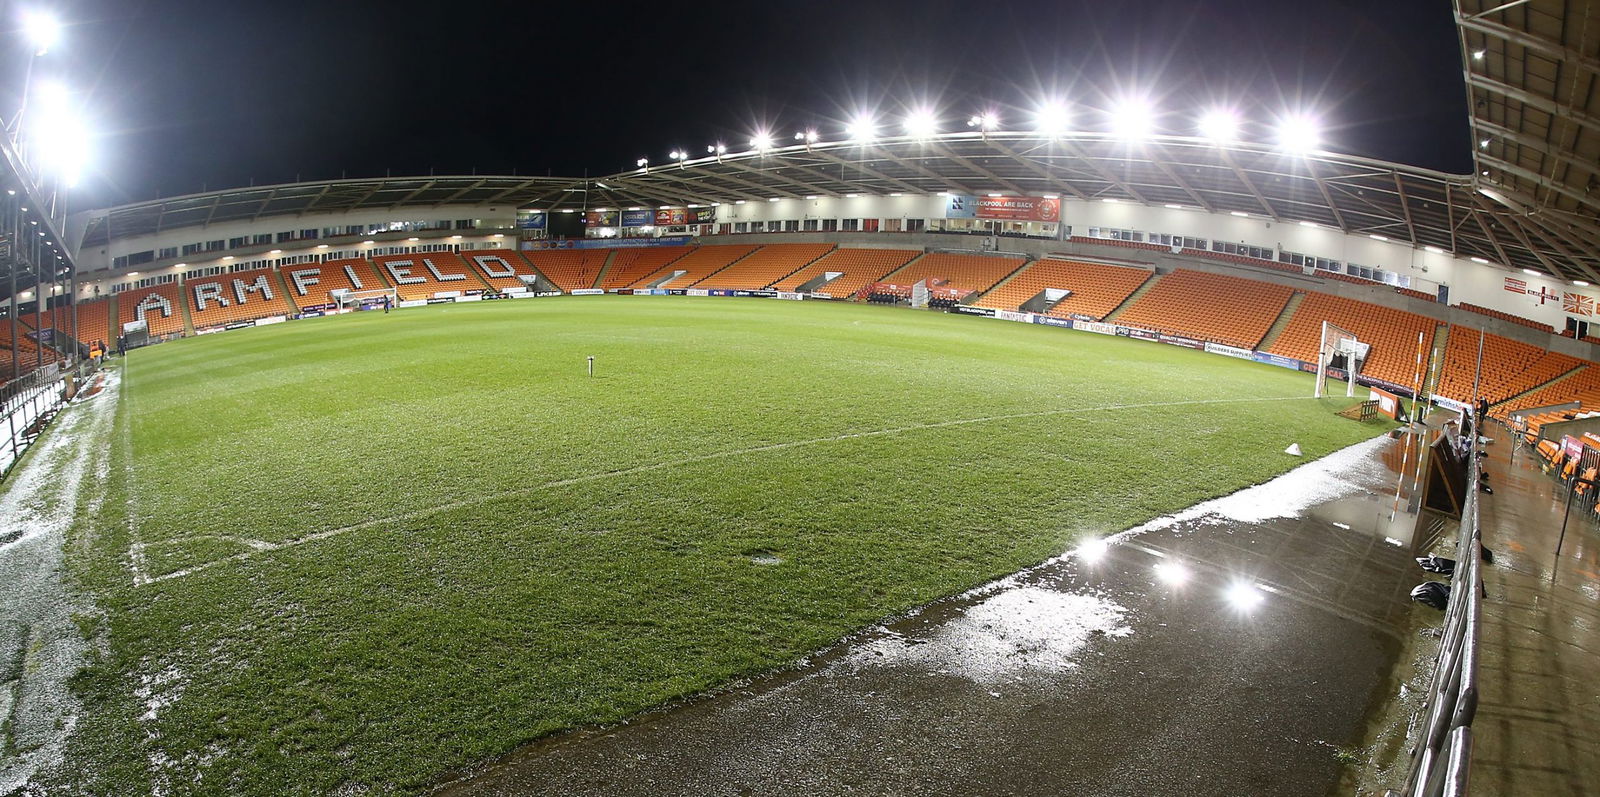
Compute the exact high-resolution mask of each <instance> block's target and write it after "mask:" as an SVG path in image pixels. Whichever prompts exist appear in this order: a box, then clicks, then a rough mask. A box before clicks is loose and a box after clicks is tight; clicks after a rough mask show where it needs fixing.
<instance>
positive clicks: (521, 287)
mask: <svg viewBox="0 0 1600 797" xmlns="http://www.w3.org/2000/svg"><path fill="white" fill-rule="evenodd" d="M500 292H501V293H527V292H528V286H526V285H518V286H517V287H515V288H502V289H501V290H500Z"/></svg>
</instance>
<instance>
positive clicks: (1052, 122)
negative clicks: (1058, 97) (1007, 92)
mask: <svg viewBox="0 0 1600 797" xmlns="http://www.w3.org/2000/svg"><path fill="white" fill-rule="evenodd" d="M1068 119H1069V117H1068V114H1067V109H1066V108H1065V107H1063V106H1061V105H1059V104H1057V103H1053V102H1052V103H1046V104H1044V105H1042V106H1040V107H1039V110H1038V111H1037V112H1036V113H1035V114H1034V116H1033V129H1034V130H1037V131H1039V132H1040V133H1043V134H1045V135H1047V136H1059V135H1061V134H1062V133H1064V132H1066V130H1067V121H1068Z"/></svg>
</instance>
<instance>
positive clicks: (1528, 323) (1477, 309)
mask: <svg viewBox="0 0 1600 797" xmlns="http://www.w3.org/2000/svg"><path fill="white" fill-rule="evenodd" d="M1456 306H1457V307H1459V308H1461V309H1463V310H1467V311H1469V312H1473V313H1477V314H1478V315H1486V316H1489V317H1490V318H1498V319H1500V320H1501V321H1510V322H1511V323H1513V324H1521V325H1523V326H1525V327H1532V328H1534V329H1537V330H1540V331H1541V332H1554V331H1555V327H1552V326H1550V325H1549V324H1541V323H1539V322H1538V321H1535V320H1533V319H1531V318H1523V317H1522V316H1520V315H1512V314H1510V313H1506V312H1501V311H1499V310H1495V309H1492V308H1488V307H1481V306H1479V305H1476V304H1468V303H1467V302H1462V303H1461V304H1458V305H1456Z"/></svg>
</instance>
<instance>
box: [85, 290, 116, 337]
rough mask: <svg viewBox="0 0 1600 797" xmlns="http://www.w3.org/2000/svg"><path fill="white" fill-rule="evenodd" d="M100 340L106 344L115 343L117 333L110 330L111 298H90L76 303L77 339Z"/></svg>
mask: <svg viewBox="0 0 1600 797" xmlns="http://www.w3.org/2000/svg"><path fill="white" fill-rule="evenodd" d="M97 340H98V341H100V342H102V343H104V344H106V345H107V346H111V347H114V346H116V345H117V335H116V333H115V332H112V331H111V300H110V299H91V300H89V301H87V302H80V303H79V304H78V341H79V342H80V343H85V344H87V343H90V342H93V341H97Z"/></svg>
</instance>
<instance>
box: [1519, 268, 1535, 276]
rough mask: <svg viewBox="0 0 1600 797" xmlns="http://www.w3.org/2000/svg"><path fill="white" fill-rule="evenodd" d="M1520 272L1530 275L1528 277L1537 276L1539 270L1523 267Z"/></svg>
mask: <svg viewBox="0 0 1600 797" xmlns="http://www.w3.org/2000/svg"><path fill="white" fill-rule="evenodd" d="M1522 273H1524V274H1527V275H1528V276H1530V277H1537V276H1539V272H1537V271H1535V270H1533V269H1531V268H1525V269H1523V270H1522Z"/></svg>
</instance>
